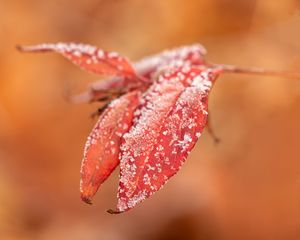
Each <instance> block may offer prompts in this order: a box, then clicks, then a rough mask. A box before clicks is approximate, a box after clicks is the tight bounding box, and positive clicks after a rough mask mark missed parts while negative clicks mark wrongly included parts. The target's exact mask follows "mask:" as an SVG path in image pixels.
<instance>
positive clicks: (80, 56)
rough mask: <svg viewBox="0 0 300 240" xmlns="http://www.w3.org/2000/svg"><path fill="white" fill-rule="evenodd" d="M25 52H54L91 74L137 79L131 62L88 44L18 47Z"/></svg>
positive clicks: (114, 53) (116, 54)
mask: <svg viewBox="0 0 300 240" xmlns="http://www.w3.org/2000/svg"><path fill="white" fill-rule="evenodd" d="M18 49H19V50H20V51H23V52H49V51H54V52H57V53H60V54H62V55H63V56H65V57H66V58H68V59H69V60H70V61H71V62H73V63H74V64H76V65H78V66H80V67H81V68H83V69H84V70H87V71H89V72H93V73H97V74H102V75H111V76H122V77H135V76H136V74H135V71H134V69H133V67H132V66H131V64H130V63H129V61H128V60H127V59H126V58H124V57H121V56H119V54H118V53H116V52H106V51H104V50H101V49H97V48H96V47H94V46H91V45H87V44H75V43H57V44H51V43H50V44H40V45H35V46H18Z"/></svg>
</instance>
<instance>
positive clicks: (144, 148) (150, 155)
mask: <svg viewBox="0 0 300 240" xmlns="http://www.w3.org/2000/svg"><path fill="white" fill-rule="evenodd" d="M216 74H217V71H214V70H209V69H208V70H205V71H202V72H201V70H199V69H191V70H188V71H187V69H183V70H178V71H175V72H174V73H173V74H170V75H169V74H166V75H165V76H164V77H162V78H161V79H160V81H159V82H158V83H157V84H154V85H153V87H151V88H150V89H149V91H148V92H147V93H146V95H145V96H144V97H143V99H144V103H143V106H142V107H139V108H138V109H137V110H136V112H135V115H136V114H139V115H138V117H137V118H136V119H135V120H134V125H133V126H132V127H131V129H130V131H129V132H128V133H126V134H124V136H123V139H124V141H123V144H122V145H121V163H120V167H121V174H120V184H119V191H118V205H117V212H124V211H127V210H129V209H130V208H133V207H134V206H135V205H136V204H138V203H139V202H141V201H143V200H144V199H146V198H147V197H149V196H150V195H152V194H153V193H154V192H156V191H158V190H159V189H160V188H161V187H162V186H163V185H164V184H165V183H166V181H167V180H168V179H169V178H170V177H171V176H173V175H174V174H175V173H176V172H177V171H178V170H179V168H180V167H181V165H182V164H183V162H184V161H185V159H186V157H187V155H188V154H189V152H190V151H191V150H192V148H193V146H194V145H195V143H196V141H197V139H198V137H199V136H200V134H201V132H202V131H203V128H204V126H205V124H206V119H207V98H208V93H209V91H210V89H211V86H212V82H213V81H214V80H215V78H216V76H217V75H216Z"/></svg>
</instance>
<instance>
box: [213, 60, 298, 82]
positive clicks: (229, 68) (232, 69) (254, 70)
mask: <svg viewBox="0 0 300 240" xmlns="http://www.w3.org/2000/svg"><path fill="white" fill-rule="evenodd" d="M210 66H212V67H216V68H220V69H221V70H222V71H223V72H224V73H244V74H255V75H264V76H275V77H285V78H294V79H300V73H297V72H288V71H275V70H266V69H264V68H258V67H238V66H234V65H226V64H211V65H210Z"/></svg>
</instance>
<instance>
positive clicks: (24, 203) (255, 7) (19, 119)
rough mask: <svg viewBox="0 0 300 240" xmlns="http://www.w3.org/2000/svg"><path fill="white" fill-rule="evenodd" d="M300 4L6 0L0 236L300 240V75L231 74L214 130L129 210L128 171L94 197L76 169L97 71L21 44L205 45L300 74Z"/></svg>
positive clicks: (218, 91)
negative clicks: (85, 94)
mask: <svg viewBox="0 0 300 240" xmlns="http://www.w3.org/2000/svg"><path fill="white" fill-rule="evenodd" d="M299 10H300V2H299V0H278V1H275V0H248V1H246V0H209V1H208V0H186V1H179V0H164V1H162V0H151V1H147V0H144V1H143V0H123V1H121V0H88V1H67V0H61V1H58V0H53V1H42V0H39V1H38V0H26V1H20V0H1V2H0V36H1V40H0V41H1V45H0V46H1V47H0V76H1V80H0V239H5V240H6V239H9V240H10V239H13V240H14V239H16V240H27V239H41V240H50V239H56V240H69V239H70V240H71V239H72V240H77V239H78V240H79V239H85V240H94V239H95V240H96V239H109V240H119V239H122V240H123V239H124V240H127V239H128V240H129V239H130V240H134V239H146V240H149V239H155V240H156V239H157V240H163V239H172V240H174V239H175V240H176V239H204V240H208V239H210V240H217V239H220V240H223V239H263V240H264V239H272V240H274V239H300V161H299V160H300V156H299V150H300V145H299V139H298V137H299V136H300V124H299V123H300V108H299V106H300V83H299V82H298V81H297V80H292V79H284V78H278V77H277V78H274V77H273V78H270V77H256V76H245V75H225V76H221V77H220V78H219V79H218V81H217V83H216V85H215V87H214V89H213V92H212V94H211V97H210V105H209V108H210V114H211V115H210V118H211V121H212V125H213V127H214V130H215V132H216V134H217V135H218V136H219V137H220V138H221V143H219V144H218V145H215V144H214V143H213V140H212V138H211V137H210V136H209V134H207V132H205V134H204V135H203V136H202V138H201V139H200V140H199V142H198V144H197V146H196V147H195V149H194V150H193V152H192V154H191V155H190V157H189V158H188V160H187V162H186V164H185V166H184V167H183V168H182V170H181V171H180V172H179V173H178V174H177V175H176V176H175V177H174V178H172V179H171V180H170V181H169V183H168V184H167V185H166V186H165V187H164V189H162V190H161V191H159V192H158V193H157V194H155V195H154V196H153V197H151V198H150V199H148V200H147V201H145V202H144V203H142V204H140V205H139V206H138V207H136V208H135V209H133V210H131V211H129V212H128V213H125V214H121V215H109V214H107V213H106V212H105V210H106V209H109V208H112V207H114V206H115V204H116V191H117V184H118V173H117V172H118V171H116V172H115V173H114V174H113V175H112V176H111V178H110V179H109V180H108V181H107V182H106V183H105V184H104V185H103V186H102V187H101V189H100V191H99V193H98V194H97V196H96V198H95V199H94V205H92V206H88V205H86V204H84V203H83V202H81V201H80V198H79V169H80V161H81V157H82V152H83V146H84V143H85V140H86V137H87V135H88V133H89V131H90V130H91V128H92V126H93V124H94V122H95V120H92V119H90V117H89V115H90V113H92V112H93V111H95V110H96V109H97V104H81V105H74V104H71V103H69V102H68V101H66V100H65V97H64V96H65V93H66V92H67V91H71V92H72V93H77V92H80V91H82V90H84V89H85V88H86V86H87V85H88V83H90V82H92V81H95V80H98V79H99V78H98V77H97V76H96V75H92V74H88V73H85V72H83V71H81V70H79V69H78V68H76V67H74V66H73V65H72V64H70V63H69V62H67V61H66V60H65V59H63V58H62V57H60V56H57V55H54V54H49V55H42V54H41V55H33V54H32V55H31V54H28V55H24V54H20V53H19V52H17V51H16V50H15V49H14V47H15V45H16V44H36V43H43V42H58V41H66V42H68V41H74V42H83V43H89V44H93V45H96V46H99V47H101V48H104V49H107V50H115V51H118V52H120V53H121V54H122V55H125V56H128V57H130V59H132V60H137V59H139V58H141V57H143V56H146V55H148V54H152V53H156V52H159V51H161V50H163V49H165V48H171V47H175V46H179V45H186V44H191V43H196V42H200V43H202V44H203V45H205V46H206V48H207V49H208V58H209V59H210V60H211V61H214V62H216V63H228V64H236V65H241V66H260V67H265V68H270V69H277V70H280V69H285V70H291V71H299V72H300V31H299V29H300V11H299Z"/></svg>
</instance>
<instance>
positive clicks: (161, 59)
mask: <svg viewBox="0 0 300 240" xmlns="http://www.w3.org/2000/svg"><path fill="white" fill-rule="evenodd" d="M205 54H206V49H205V48H204V47H203V46H202V45H201V44H193V45H189V46H182V47H178V48H174V49H171V50H165V51H163V52H161V53H158V54H155V55H152V56H149V57H146V58H144V59H142V60H140V61H138V62H136V63H135V64H134V67H135V69H136V71H137V73H138V74H139V75H141V76H144V77H151V76H153V75H154V74H155V73H156V72H160V71H161V70H163V69H165V68H168V69H174V68H179V67H184V66H199V65H203V64H204V63H205V58H204V57H205Z"/></svg>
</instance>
